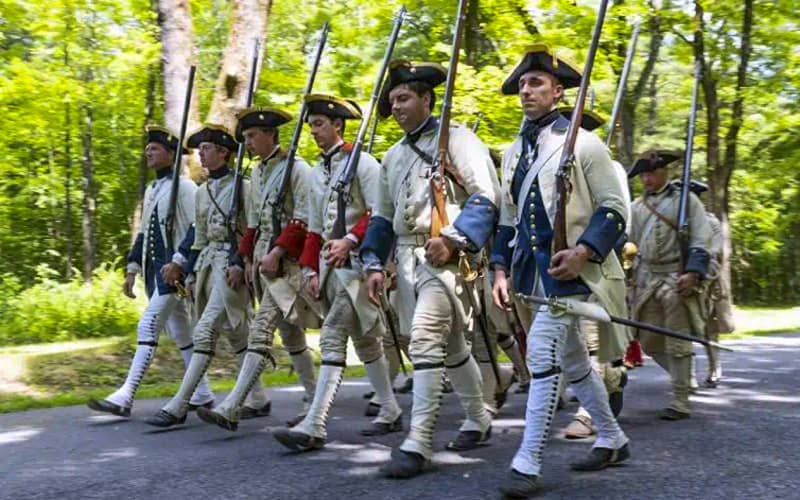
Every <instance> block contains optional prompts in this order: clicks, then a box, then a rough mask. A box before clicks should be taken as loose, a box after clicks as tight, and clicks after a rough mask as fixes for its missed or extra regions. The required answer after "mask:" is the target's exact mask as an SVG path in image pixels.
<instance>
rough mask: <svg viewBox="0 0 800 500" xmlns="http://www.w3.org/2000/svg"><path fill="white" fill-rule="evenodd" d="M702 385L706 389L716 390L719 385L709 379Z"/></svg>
mask: <svg viewBox="0 0 800 500" xmlns="http://www.w3.org/2000/svg"><path fill="white" fill-rule="evenodd" d="M703 385H704V386H705V387H706V389H716V388H717V386H718V385H719V381H717V380H711V379H710V378H709V379H706V382H705V384H703Z"/></svg>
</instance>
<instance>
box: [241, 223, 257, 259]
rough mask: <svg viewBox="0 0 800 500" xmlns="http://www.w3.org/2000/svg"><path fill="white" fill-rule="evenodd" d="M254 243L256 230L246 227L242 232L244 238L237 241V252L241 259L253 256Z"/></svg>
mask: <svg viewBox="0 0 800 500" xmlns="http://www.w3.org/2000/svg"><path fill="white" fill-rule="evenodd" d="M255 242H256V228H254V227H248V228H247V229H245V230H244V236H242V239H241V240H239V248H238V250H237V252H238V253H239V255H240V256H242V257H243V258H249V257H251V256H252V255H253V247H254V246H255Z"/></svg>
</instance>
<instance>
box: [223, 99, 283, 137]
mask: <svg viewBox="0 0 800 500" xmlns="http://www.w3.org/2000/svg"><path fill="white" fill-rule="evenodd" d="M236 118H237V120H236V132H235V134H234V137H235V139H236V141H238V142H244V131H245V130H247V129H249V128H253V127H270V128H278V127H280V126H281V125H283V124H285V123H288V122H289V121H291V119H292V115H290V114H289V113H287V112H286V111H282V110H280V109H274V108H264V107H254V108H247V109H243V110H242V111H239V112H238V113H237V114H236Z"/></svg>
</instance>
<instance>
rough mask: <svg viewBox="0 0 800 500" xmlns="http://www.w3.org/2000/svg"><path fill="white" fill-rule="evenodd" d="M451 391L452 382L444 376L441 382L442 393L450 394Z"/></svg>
mask: <svg viewBox="0 0 800 500" xmlns="http://www.w3.org/2000/svg"><path fill="white" fill-rule="evenodd" d="M453 391H454V389H453V383H452V382H450V379H449V378H447V377H445V378H444V382H443V383H442V394H450V393H451V392H453Z"/></svg>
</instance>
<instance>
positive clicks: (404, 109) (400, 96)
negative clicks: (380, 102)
mask: <svg viewBox="0 0 800 500" xmlns="http://www.w3.org/2000/svg"><path fill="white" fill-rule="evenodd" d="M389 102H390V103H391V104H392V116H394V119H395V121H396V122H397V124H398V125H400V128H402V129H403V131H405V132H413V131H414V130H416V129H417V127H419V126H420V125H421V124H422V122H424V121H425V120H426V119H427V118H428V117H429V116H430V115H431V111H430V103H431V96H430V94H428V93H427V92H426V93H425V95H422V96H419V95H417V93H416V92H414V91H413V90H411V89H410V88H408V85H405V84H401V85H398V86H397V87H395V88H393V89H392V91H391V92H389Z"/></svg>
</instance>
